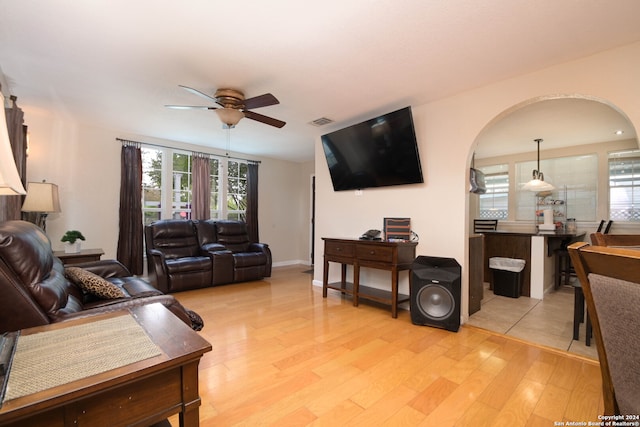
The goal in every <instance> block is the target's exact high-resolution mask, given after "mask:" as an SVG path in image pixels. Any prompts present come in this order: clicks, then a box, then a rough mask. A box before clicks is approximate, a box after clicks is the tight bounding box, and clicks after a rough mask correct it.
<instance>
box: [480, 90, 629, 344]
mask: <svg viewBox="0 0 640 427" xmlns="http://www.w3.org/2000/svg"><path fill="white" fill-rule="evenodd" d="M615 131H622V134H621V135H617V134H615ZM536 138H543V139H544V145H543V146H542V154H541V157H543V158H552V157H556V158H560V157H565V156H566V157H567V158H570V156H578V155H580V153H585V152H594V153H597V156H598V167H597V170H595V171H594V173H595V174H596V175H598V176H600V175H602V176H600V178H598V187H599V189H598V192H597V203H595V204H596V205H597V211H596V212H595V213H594V219H593V221H583V222H582V223H581V224H580V226H581V227H582V229H583V230H585V231H587V233H586V235H587V236H588V234H589V232H590V231H593V230H592V229H594V227H595V226H596V223H597V221H596V218H598V219H599V218H606V217H607V215H608V203H607V201H608V168H607V162H608V155H607V152H608V150H610V151H613V150H616V149H637V148H638V142H637V135H636V131H635V129H634V127H633V125H632V124H631V123H630V121H629V120H628V118H627V116H626V115H625V114H624V113H623V112H621V111H620V110H619V109H618V108H616V107H615V106H614V105H612V104H610V103H609V102H607V101H606V100H602V99H596V98H593V97H588V96H580V95H552V96H545V97H538V98H534V99H530V100H527V101H525V102H522V103H520V104H518V105H514V106H513V107H511V108H509V109H507V110H505V111H504V112H503V113H501V114H499V115H498V116H496V117H495V118H494V119H493V120H492V121H491V122H490V123H488V124H487V126H486V127H485V128H484V129H483V130H482V132H480V134H479V135H478V137H477V139H476V141H475V143H474V145H473V146H474V149H473V151H474V152H475V158H474V165H475V166H476V167H482V166H487V165H490V164H505V165H507V166H506V168H505V170H506V171H507V172H505V173H507V174H508V182H509V184H508V191H507V194H508V198H507V201H506V204H507V208H506V210H507V211H508V214H506V215H505V216H504V218H503V219H501V220H500V227H499V230H500V229H501V230H502V231H509V232H514V233H520V232H522V233H530V234H531V233H534V232H535V219H534V213H533V212H532V214H531V217H530V218H531V219H530V220H529V221H527V220H523V219H522V218H517V217H516V216H517V215H516V214H515V212H516V210H515V209H514V204H515V203H517V200H516V197H515V195H516V194H517V192H518V191H520V187H519V186H521V184H522V183H519V182H517V180H516V176H515V173H514V171H515V167H514V164H515V163H518V162H525V161H531V160H534V159H535V156H536V151H535V148H536V147H535V144H534V143H533V141H534V140H535V139H536ZM469 157H470V158H472V157H473V156H472V154H470V156H469ZM543 169H544V168H543ZM468 197H469V200H468V207H469V217H468V218H469V223H470V224H469V228H470V230H471V231H470V235H472V227H471V224H472V223H473V219H474V218H475V217H478V216H479V214H480V197H481V196H478V195H476V194H470V195H469V196H468ZM639 232H640V231H639ZM472 238H473V236H472ZM476 247H477V245H476ZM470 248H473V245H472V244H471V243H470ZM472 250H473V249H471V250H470V259H472V258H473V256H474V254H473V253H471V251H472ZM485 263H487V259H484V258H483V268H485V269H486V266H485V265H484V264H485ZM470 264H472V262H470ZM532 268H533V266H532ZM473 274H474V272H473V268H469V287H470V289H469V292H470V303H469V314H470V316H473V317H476V314H474V313H473V310H474V305H473V298H474V297H473V296H472V293H473V292H474V287H475V289H476V291H477V277H478V275H477V274H476V276H475V277H476V279H475V281H476V283H475V284H474V278H473V277H472V276H473ZM533 274H534V272H533V271H532V272H531V277H532V278H533ZM552 274H553V271H552V270H550V271H546V269H545V271H544V272H543V273H542V274H539V275H538V277H539V278H540V277H541V278H542V279H541V280H542V281H548V280H553V278H552ZM486 279H487V277H486V276H485V275H483V276H482V280H483V282H486ZM532 280H533V279H532ZM542 286H546V284H545V283H543V285H542ZM483 291H484V295H486V291H487V290H486V287H484V286H483ZM476 295H477V294H476ZM481 295H482V294H481ZM545 295H546V294H545ZM476 298H477V297H476ZM508 303H509V301H506V302H505V305H504V306H503V307H502V308H501V313H500V316H494V317H495V318H494V319H492V322H486V323H485V325H486V328H487V329H490V330H494V331H497V332H501V333H507V332H506V331H511V332H514V330H515V329H517V328H518V327H517V326H515V325H516V324H518V322H520V326H522V325H526V324H527V322H526V321H523V320H522V319H523V317H518V315H515V314H514V315H513V316H512V315H511V313H509V310H510V308H509V304H508ZM482 304H483V303H482V302H481V303H480V305H482ZM536 304H537V303H535V302H534V303H531V304H530V305H527V304H523V302H522V301H518V302H516V301H513V304H512V306H514V307H515V306H516V305H520V306H523V305H524V306H525V307H524V311H525V312H527V311H532V307H533V306H535V305H536ZM487 306H488V304H487ZM514 310H515V309H514ZM564 310H565V311H566V312H567V313H568V314H569V316H568V317H567V318H566V320H564V319H559V320H555V321H556V322H557V323H562V322H565V321H566V322H569V323H570V322H571V320H572V316H571V313H572V312H573V306H572V305H570V306H568V307H566V308H565V309H564ZM479 313H482V308H480V311H479ZM503 315H504V316H503ZM480 317H482V315H480ZM498 317H502V320H504V321H505V322H512V324H511V325H509V326H504V325H501V324H500V319H497V318H498ZM514 319H515V320H514ZM469 323H470V324H474V322H473V319H472V317H470V322H469ZM476 326H479V325H476ZM528 326H531V324H529V325H528ZM565 326H566V325H564V326H563V325H558V324H555V325H553V328H551V327H548V328H547V329H554V330H556V331H557V330H559V329H564V330H571V329H572V328H571V327H570V326H571V325H568V326H569V327H565ZM481 327H482V326H481ZM544 334H545V331H540V330H536V329H535V328H530V329H529V330H528V331H527V330H526V327H522V328H521V330H519V331H517V334H514V336H517V337H519V338H523V339H527V340H529V341H535V342H541V343H542V344H545V345H552V346H553V344H552V343H551V342H549V339H547V338H548V337H545V336H543V335H544ZM569 338H570V337H569ZM569 340H570V339H569ZM565 349H566V348H565Z"/></svg>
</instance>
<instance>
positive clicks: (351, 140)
mask: <svg viewBox="0 0 640 427" xmlns="http://www.w3.org/2000/svg"><path fill="white" fill-rule="evenodd" d="M322 148H323V149H324V154H325V157H326V159H327V165H328V166H329V173H330V175H331V181H332V183H333V189H334V190H335V191H343V190H361V189H364V188H372V187H386V186H391V185H404V184H418V183H422V182H424V180H423V178H422V168H421V166H420V156H419V154H418V143H417V140H416V133H415V129H414V126H413V116H412V114H411V107H405V108H402V109H400V110H397V111H393V112H391V113H388V114H384V115H381V116H379V117H375V118H373V119H370V120H366V121H364V122H362V123H358V124H356V125H353V126H349V127H346V128H344V129H340V130H337V131H335V132H331V133H328V134H326V135H323V136H322Z"/></svg>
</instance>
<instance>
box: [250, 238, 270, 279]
mask: <svg viewBox="0 0 640 427" xmlns="http://www.w3.org/2000/svg"><path fill="white" fill-rule="evenodd" d="M249 251H250V252H262V253H264V254H265V256H266V257H267V264H266V265H265V267H264V277H271V262H272V261H271V249H269V245H268V244H266V243H249Z"/></svg>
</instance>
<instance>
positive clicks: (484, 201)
mask: <svg viewBox="0 0 640 427" xmlns="http://www.w3.org/2000/svg"><path fill="white" fill-rule="evenodd" d="M480 170H481V171H482V172H483V173H484V181H485V185H486V187H487V192H486V193H485V194H480V218H481V219H507V216H508V214H509V165H506V164H505V165H494V166H485V167H482V168H480Z"/></svg>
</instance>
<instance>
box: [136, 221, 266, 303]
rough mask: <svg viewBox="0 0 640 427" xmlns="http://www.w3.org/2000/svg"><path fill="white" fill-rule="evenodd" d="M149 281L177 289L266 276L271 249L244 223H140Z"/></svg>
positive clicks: (173, 289) (161, 288) (161, 286)
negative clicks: (252, 237) (252, 236)
mask: <svg viewBox="0 0 640 427" xmlns="http://www.w3.org/2000/svg"><path fill="white" fill-rule="evenodd" d="M145 239H146V241H145V243H146V248H147V265H148V271H149V278H150V280H151V282H152V283H153V284H154V285H155V286H156V287H157V288H158V289H160V290H161V291H162V292H166V293H168V292H178V291H184V290H189V289H198V288H203V287H208V286H216V285H222V284H227V283H234V282H241V281H248V280H259V279H262V278H264V277H270V276H271V250H270V249H269V246H268V245H267V244H265V243H253V242H249V236H248V233H247V227H246V224H245V223H244V222H241V221H231V220H207V221H192V220H160V221H155V222H153V223H152V224H149V225H147V226H146V227H145Z"/></svg>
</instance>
